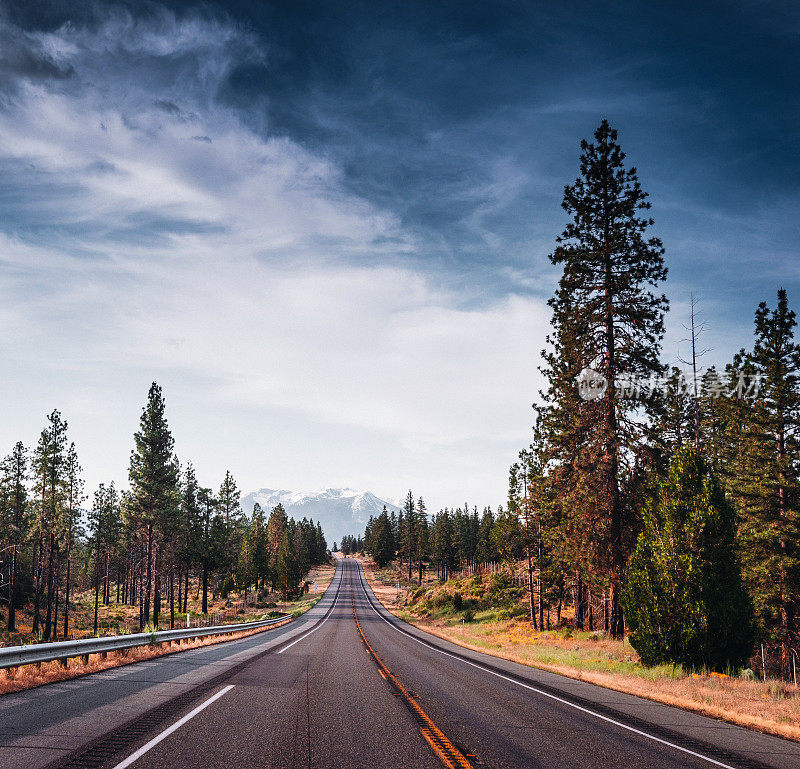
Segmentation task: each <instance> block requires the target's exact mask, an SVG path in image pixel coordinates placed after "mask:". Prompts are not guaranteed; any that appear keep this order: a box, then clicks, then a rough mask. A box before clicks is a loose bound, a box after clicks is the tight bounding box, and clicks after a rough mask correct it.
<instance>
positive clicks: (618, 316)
mask: <svg viewBox="0 0 800 769" xmlns="http://www.w3.org/2000/svg"><path fill="white" fill-rule="evenodd" d="M594 138H595V141H594V143H590V142H588V141H585V140H584V141H582V142H581V150H582V152H581V160H580V171H581V174H580V176H579V177H578V179H576V181H575V183H574V184H572V185H570V186H567V187H566V188H565V189H564V200H563V203H562V207H563V208H564V210H565V211H566V212H567V213H568V214H569V215H570V216H571V218H572V221H571V222H570V223H569V224H568V225H567V227H566V228H565V230H564V232H563V233H562V235H561V236H560V237H559V238H558V239H557V240H558V246H557V247H556V249H555V251H554V252H553V254H552V255H551V257H550V259H551V261H552V263H553V264H554V265H557V266H561V267H562V268H563V274H562V276H561V279H560V280H559V285H558V290H557V292H556V294H555V296H554V297H553V298H552V299H551V300H550V302H549V304H550V306H551V308H552V310H553V327H554V331H553V334H552V335H551V336H549V337H548V343H549V345H550V349H549V350H547V351H545V352H544V359H545V367H544V369H543V373H544V374H545V376H546V378H547V380H548V389H547V391H546V392H545V393H543V398H544V404H545V405H544V410H543V412H542V415H543V421H542V426H543V429H544V431H545V433H546V434H547V439H548V442H549V452H548V458H547V459H548V463H555V464H559V465H560V466H561V473H560V474H558V475H557V476H556V477H555V478H554V480H558V481H559V483H560V487H559V493H560V494H563V495H564V497H565V498H568V499H569V500H570V501H569V504H570V506H571V507H572V508H573V509H574V510H575V511H576V513H577V515H578V518H579V519H580V521H581V525H582V526H583V527H584V529H591V532H590V533H589V535H588V536H586V543H587V545H592V546H593V547H592V553H591V559H592V561H593V563H594V566H595V569H599V570H601V571H603V572H604V573H605V574H607V579H608V583H609V588H610V602H611V622H610V624H611V632H612V634H613V635H614V636H615V637H620V636H621V635H622V633H623V627H624V626H623V619H622V613H621V611H620V608H619V596H620V591H621V586H622V584H623V579H624V570H625V560H626V558H625V554H626V534H627V530H628V528H629V521H628V519H629V518H630V516H631V515H632V510H631V506H630V505H629V504H627V503H628V501H629V500H628V498H627V497H626V482H627V480H628V478H629V476H630V475H631V473H632V472H633V464H634V462H635V460H636V457H637V456H638V454H639V444H640V443H641V442H642V441H643V440H645V439H646V438H647V437H648V434H649V429H648V426H647V422H646V420H645V419H644V418H642V414H643V412H644V413H645V414H646V412H647V411H648V404H647V403H646V402H644V403H643V402H641V401H636V400H633V399H625V398H622V397H620V394H619V392H618V389H617V386H618V385H619V384H621V383H622V381H623V379H624V378H625V377H638V378H640V379H643V380H648V379H649V378H650V377H651V376H657V375H660V373H661V371H662V367H661V364H660V363H659V360H658V355H659V349H660V341H661V337H662V336H663V333H664V324H663V317H664V313H665V311H666V309H667V306H668V304H667V300H666V298H665V297H664V296H663V295H662V296H658V295H656V294H655V293H653V291H652V290H651V289H652V288H655V287H656V286H657V285H658V284H659V283H660V282H661V281H663V280H664V278H665V277H666V273H667V270H666V268H665V267H664V262H663V251H664V250H663V247H662V245H661V242H660V241H659V240H658V238H654V237H650V238H647V237H646V232H647V230H648V228H649V227H650V226H651V225H652V224H653V220H652V219H650V218H646V217H645V218H643V217H641V216H640V212H641V211H645V210H647V209H649V208H650V203H649V202H648V201H647V194H646V193H645V192H644V191H643V190H642V189H641V186H640V184H639V181H638V178H637V173H636V169H635V168H630V169H626V168H625V166H624V164H623V161H624V159H625V154H624V153H623V152H622V149H621V148H620V146H619V144H618V143H617V132H616V131H615V130H614V129H613V128H611V127H610V126H609V124H608V122H607V121H605V120H604V121H603V122H602V123H601V125H600V127H599V128H598V129H597V131H596V132H595V134H594ZM586 367H589V368H592V369H593V370H596V371H597V372H599V373H600V374H601V375H602V377H603V378H604V379H605V383H606V385H607V388H606V390H605V393H604V394H603V396H602V397H601V398H599V399H596V400H583V399H582V398H581V397H580V395H579V392H578V389H577V388H576V386H575V378H576V377H577V376H578V374H579V373H580V372H581V370H582V369H584V368H586Z"/></svg>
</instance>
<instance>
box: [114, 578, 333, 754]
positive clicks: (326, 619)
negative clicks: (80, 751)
mask: <svg viewBox="0 0 800 769" xmlns="http://www.w3.org/2000/svg"><path fill="white" fill-rule="evenodd" d="M341 582H342V580H341V577H340V578H339V586H337V591H336V598H335V599H334V601H333V606H331V613H330V614H329V615H328V616H327V617H325V619H323V620H322V622H320V623H319V624H318V625H314V627H312V628H311V630H309V631H308V632H307V633H304V634H303V635H301V636H300V638H296V639H295V640H294V641H292V642H291V643H290V644H289V645H288V646H284V647H283V649H280V650H279V651H278V654H283V653H284V652H285V651H286V650H287V649H291V648H292V647H293V646H294V645H295V644H296V643H300V641H302V640H303V639H304V638H308V637H309V636H310V635H311V634H312V633H314V632H316V631H317V630H319V629H320V628H321V627H322V626H323V625H324V624H325V623H326V622H327V621H328V619H329V618H330V616H331V615H332V614H333V610H334V609H335V608H336V604H337V603H338V602H339V593H340V592H341V590H340V588H341ZM114 769H116V767H114Z"/></svg>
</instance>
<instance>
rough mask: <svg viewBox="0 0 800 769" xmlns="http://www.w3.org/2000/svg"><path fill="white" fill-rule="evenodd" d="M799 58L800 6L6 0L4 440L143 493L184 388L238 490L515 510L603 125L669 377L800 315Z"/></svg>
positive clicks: (1, 160)
mask: <svg viewBox="0 0 800 769" xmlns="http://www.w3.org/2000/svg"><path fill="white" fill-rule="evenodd" d="M798 60H800V6H798V5H797V4H796V3H794V2H782V3H779V2H767V1H766V0H764V1H760V2H757V1H753V2H714V1H713V0H712V1H709V2H703V3H697V2H691V3H689V2H669V3H667V2H651V3H641V2H639V1H638V0H631V1H630V2H622V1H617V0H610V1H609V2H605V3H597V2H577V1H576V2H564V3H552V2H531V1H530V0H529V1H526V2H467V1H465V0H459V1H458V2H446V1H445V0H437V2H435V3H430V2H411V1H409V0H404V1H403V2H380V1H378V0H373V1H372V2H363V3H361V2H341V3H330V2H322V1H320V2H303V1H302V0H292V2H285V3H270V2H243V1H242V2H228V3H211V2H205V3H194V2H190V3H184V2H174V3H160V2H140V1H137V2H113V3H100V2H81V0H70V1H69V2H63V1H61V2H44V1H37V2H35V3H29V2H22V0H18V1H17V2H11V3H9V2H7V0H0V329H2V333H1V334H0V402H2V419H0V451H2V452H7V451H10V449H11V447H12V445H13V444H14V443H15V442H16V441H18V440H22V441H23V442H24V443H26V444H27V445H33V444H35V442H36V440H37V438H38V435H39V432H40V430H41V429H42V427H43V426H44V420H45V415H46V414H47V413H49V412H50V411H51V410H52V409H54V408H57V409H59V410H60V411H61V412H62V414H63V415H64V417H65V418H66V419H67V420H68V422H69V426H70V436H71V439H72V440H74V441H75V443H76V446H77V450H78V453H79V456H80V459H81V463H82V465H83V467H84V476H85V478H86V482H87V490H88V491H89V492H91V491H92V490H93V489H94V488H95V487H96V485H97V484H98V483H100V482H108V481H110V480H115V481H116V482H117V483H118V484H120V485H123V486H124V485H125V484H126V482H127V467H128V461H129V454H130V450H131V448H132V445H133V440H132V435H133V432H134V430H135V429H136V428H137V423H138V418H139V415H140V412H141V409H142V406H143V405H144V402H145V399H146V395H147V391H148V388H149V386H150V383H151V382H152V381H157V382H158V383H159V384H160V385H161V386H162V388H163V390H164V394H165V398H166V402H167V416H168V419H169V422H170V426H171V428H172V431H173V434H174V436H175V442H176V451H177V453H178V456H179V458H180V459H181V461H187V460H191V461H192V462H193V463H194V465H195V467H196V469H197V472H198V476H199V479H200V481H201V482H202V483H204V484H206V485H210V486H218V485H219V483H220V481H221V479H222V476H223V475H224V472H225V470H226V469H230V470H231V471H232V472H233V474H234V476H235V477H236V479H237V480H238V482H239V485H240V486H241V487H242V489H243V491H245V492H247V491H251V490H253V489H256V488H260V487H265V486H266V487H270V488H284V489H290V490H310V489H317V488H324V487H341V486H349V487H353V488H361V489H369V490H371V491H373V492H374V493H376V494H378V495H379V496H384V498H393V499H396V498H400V497H402V496H403V495H404V493H405V491H406V490H407V489H409V488H412V489H413V490H414V493H415V495H422V496H424V497H425V498H426V500H427V501H428V506H429V508H431V509H433V510H436V509H438V508H440V507H443V506H444V505H449V506H454V505H461V504H462V503H463V502H465V501H466V502H469V504H470V505H472V504H476V505H478V506H479V507H483V506H484V505H492V506H495V505H497V504H498V503H503V502H504V500H505V496H506V487H507V473H508V467H509V465H510V464H511V463H512V462H513V461H514V460H515V458H516V455H517V452H518V451H519V449H521V448H522V447H524V446H525V445H527V444H528V443H529V442H530V438H531V424H532V421H533V412H532V409H531V404H532V402H533V401H534V400H536V399H537V397H538V396H537V392H538V390H539V389H540V388H541V386H542V378H541V375H540V373H539V370H538V367H539V365H540V351H541V349H542V348H543V346H544V343H545V336H546V334H547V332H548V326H549V318H550V313H549V309H548V307H547V299H548V298H549V296H551V295H552V292H553V289H554V286H555V284H556V282H557V280H558V274H557V272H556V271H555V270H554V268H553V267H552V266H551V264H550V262H549V260H548V254H549V253H550V252H551V251H552V249H553V247H554V244H555V238H556V236H557V235H558V234H559V232H560V231H561V230H562V229H563V227H564V225H565V223H566V219H565V214H564V212H563V211H562V210H561V207H560V203H561V196H562V193H563V188H564V185H565V184H568V183H570V182H572V181H573V180H574V178H575V176H576V175H577V172H578V155H579V151H580V149H579V145H580V140H581V139H583V138H587V137H590V136H591V134H592V132H593V131H594V130H595V128H596V127H597V126H598V124H599V123H600V121H601V120H602V119H603V118H607V119H608V120H609V121H610V122H611V124H612V125H613V126H614V127H615V128H616V129H617V130H618V131H619V139H620V142H621V144H622V147H623V149H624V150H625V152H626V153H627V161H626V162H628V163H629V164H630V165H634V166H635V167H636V168H637V169H638V172H639V178H640V180H641V182H642V185H643V187H644V189H645V190H646V191H647V192H649V194H650V200H651V202H652V210H651V214H652V216H653V218H654V219H655V225H654V228H653V232H654V234H656V235H658V236H659V237H661V238H662V240H663V242H664V246H665V249H666V262H667V265H668V267H669V271H670V272H669V277H668V279H667V282H666V283H665V284H664V290H665V292H666V293H667V296H668V297H669V299H670V302H671V310H670V313H669V315H668V317H667V333H666V336H665V340H664V348H663V355H662V357H663V360H664V361H665V362H666V363H671V364H675V363H678V362H679V360H680V359H681V358H685V357H686V356H687V354H688V349H687V346H686V343H685V337H686V330H685V324H686V323H687V322H688V307H689V301H690V296H691V295H692V294H694V295H695V297H696V298H697V302H698V307H699V311H700V320H701V321H703V322H704V324H705V325H704V336H703V340H702V344H703V347H704V348H708V349H709V352H708V353H706V355H705V356H704V358H703V360H702V361H701V365H702V366H703V367H705V366H707V365H712V364H716V365H720V364H724V363H725V362H726V361H727V360H728V359H729V358H730V356H731V354H732V353H733V352H734V351H736V350H738V349H739V348H741V347H749V346H750V345H751V344H752V323H753V313H754V310H755V308H756V306H757V304H758V303H759V302H760V301H764V300H766V301H768V302H770V303H773V304H774V301H775V294H776V291H777V290H778V288H779V287H781V286H783V287H785V288H786V289H787V290H788V292H789V299H790V304H792V305H793V306H794V307H795V308H798V306H800V302H799V301H798V297H799V296H800V291H798V289H799V288H800V261H799V260H798V258H797V256H798V248H799V246H798V244H799V243H800V237H798V236H800V225H798V222H799V221H800V217H798V214H797V212H798V208H799V205H798V204H800V194H799V193H798V179H800V152H798V140H799V139H800V99H798V82H797V62H798Z"/></svg>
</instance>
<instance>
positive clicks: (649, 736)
mask: <svg viewBox="0 0 800 769" xmlns="http://www.w3.org/2000/svg"><path fill="white" fill-rule="evenodd" d="M359 576H360V577H361V589H362V590H363V591H364V597H365V598H366V599H367V603H368V604H369V606H370V608H371V609H372V611H374V612H375V614H377V615H378V617H380V618H381V619H382V620H383V621H384V622H385V623H386V624H387V625H388V626H389V627H391V628H394V629H395V630H396V631H397V632H398V633H401V634H402V635H404V636H407V637H408V638H410V639H411V640H412V641H416V642H417V643H418V644H422V645H423V646H427V647H428V648H429V649H432V650H433V651H435V652H439V653H440V654H444V655H445V656H447V657H452V658H453V659H454V660H457V661H458V662H463V663H464V664H465V665H470V666H471V667H474V668H477V669H478V670H482V671H483V672H484V673H491V674H492V675H493V676H497V678H502V679H503V680H504V681H508V682H509V683H512V684H516V685H517V686H521V687H523V688H524V689H530V691H532V692H536V694H541V695H542V696H543V697H549V698H550V699H551V700H556V701H557V702H561V703H562V704H564V705H569V707H571V708H575V710H580V711H581V712H582V713H586V714H587V715H590V716H594V717H595V718H599V719H601V720H603V721H606V722H608V723H610V724H614V726H619V727H620V728H622V729H627V730H628V731H629V732H633V733H634V734H638V735H640V736H642V737H646V738H647V739H648V740H653V741H654V742H658V743H660V744H662V745H667V746H668V747H670V748H675V750H680V751H682V752H683V753H688V754H689V755H690V756H694V757H695V758H699V759H702V760H703V761H708V763H710V764H714V766H719V767H722V769H736V767H733V766H731V765H730V764H723V763H722V762H721V761H716V760H715V759H713V758H709V757H708V756H704V755H703V754H702V753H696V752H695V751H693V750H689V749H688V748H684V747H681V746H680V745H676V744H675V743H674V742H668V741H667V740H662V739H661V738H660V737H656V736H654V735H652V734H648V733H647V732H643V731H641V730H639V729H635V728H634V727H632V726H628V725H627V724H623V723H622V722H621V721H616V720H614V719H613V718H609V717H608V716H604V715H602V714H600V713H595V712H594V711H593V710H589V709H588V708H584V707H581V706H580V705H576V704H575V703H574V702H570V701H569V700H565V699H563V698H561V697H557V696H556V695H555V694H550V693H549V692H545V691H543V690H542V689H537V688H536V687H535V686H530V685H529V684H523V683H522V682H521V681H517V680H515V679H513V678H509V677H508V676H504V675H503V674H502V673H496V672H495V671H494V670H489V668H485V667H483V665H478V664H477V663H475V662H470V661H469V660H466V659H464V658H463V657H459V656H457V655H455V654H451V653H450V652H446V651H444V649H438V648H437V647H435V646H432V645H431V644H429V643H426V642H425V641H422V640H421V639H419V638H416V637H415V636H414V635H412V634H411V633H408V632H406V631H405V630H403V629H402V628H399V627H397V625H395V624H394V623H393V622H389V620H387V619H386V617H384V616H383V615H382V614H381V613H380V612H379V611H378V610H377V609H376V608H375V606H374V605H373V604H372V601H370V600H369V596H368V595H367V591H366V588H365V587H364V583H365V582H366V577H365V576H364V575H363V567H362V566H361V564H359ZM114 769H118V768H117V767H114Z"/></svg>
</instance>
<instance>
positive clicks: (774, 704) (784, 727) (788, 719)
mask: <svg viewBox="0 0 800 769" xmlns="http://www.w3.org/2000/svg"><path fill="white" fill-rule="evenodd" d="M363 563H364V571H365V573H366V576H367V580H368V581H369V583H370V586H371V587H372V590H373V592H374V593H375V595H376V597H377V598H378V600H380V601H381V603H382V604H383V605H384V606H385V607H386V609H388V610H389V611H390V612H392V614H394V615H395V616H397V617H399V618H400V619H403V620H405V621H406V622H410V623H411V624H413V625H415V626H416V627H418V628H420V629H421V630H424V631H426V632H428V633H431V634H432V635H435V636H438V637H439V638H443V639H445V640H447V641H451V642H453V643H456V644H458V645H459V646H463V647H465V648H467V649H472V650H474V651H478V652H483V653H486V654H491V655H493V656H495V657H500V658H503V659H507V660H510V661H512V662H518V663H521V664H523V665H529V666H531V667H535V668H539V669H541V670H547V671H550V672H553V673H559V674H561V675H564V676H567V677H569V678H574V679H578V680H581V681H587V682H589V683H593V684H598V685H600V686H604V687H606V688H608V689H613V690H616V691H620V692H624V693H626V694H633V695H636V696H638V697H644V698H646V699H649V700H654V701H656V702H662V703H664V704H667V705H672V706H675V707H680V708H684V709H686V710H690V711H693V712H695V713H700V714H702V715H705V716H710V717H712V718H717V719H721V720H724V721H728V722H730V723H733V724H737V725H739V726H745V727H748V728H750V729H755V730H758V731H762V732H766V733H769V734H774V735H777V736H779V737H784V738H787V739H791V740H795V741H800V689H798V687H796V686H794V685H790V684H788V683H786V682H785V681H778V680H770V679H767V681H766V682H764V681H760V680H755V681H750V680H743V679H740V678H734V677H728V676H724V675H720V674H715V673H711V674H708V675H691V676H686V675H684V674H683V673H682V672H677V673H676V671H674V670H670V669H669V668H668V667H667V666H662V667H660V668H649V669H648V668H644V667H643V666H642V665H641V664H640V663H639V661H638V657H637V655H636V653H635V652H634V650H633V649H632V648H631V646H630V644H628V643H627V642H625V641H615V640H613V639H610V638H606V637H604V636H603V635H602V634H594V635H590V634H588V633H585V634H580V635H581V636H584V637H578V636H577V635H576V636H573V637H571V638H564V637H558V636H557V635H556V634H555V633H548V632H545V633H538V632H536V631H534V630H532V628H531V627H530V624H529V623H527V622H526V621H524V620H519V619H517V620H513V619H512V620H507V621H496V622H485V623H468V624H466V625H465V626H463V629H462V626H461V622H460V619H457V618H456V619H450V620H449V621H448V619H431V618H429V617H420V616H417V615H415V614H413V613H412V612H411V611H410V610H409V608H408V607H406V591H405V590H403V588H402V586H401V591H400V597H399V600H398V597H397V592H396V588H395V586H394V585H389V584H384V583H383V582H382V581H381V580H380V579H378V578H377V576H376V570H375V568H374V565H373V564H372V563H371V562H369V561H364V562H363ZM449 623H455V624H449ZM462 632H463V636H462ZM620 669H622V670H620Z"/></svg>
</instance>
